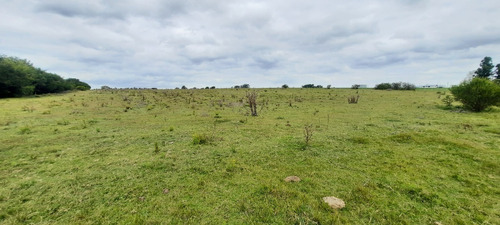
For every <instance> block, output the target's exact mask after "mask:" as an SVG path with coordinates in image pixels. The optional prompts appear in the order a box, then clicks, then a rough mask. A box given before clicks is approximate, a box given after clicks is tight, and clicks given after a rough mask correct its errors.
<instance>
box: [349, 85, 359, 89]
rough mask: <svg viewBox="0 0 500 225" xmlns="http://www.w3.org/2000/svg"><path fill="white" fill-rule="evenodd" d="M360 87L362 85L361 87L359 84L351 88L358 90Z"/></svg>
mask: <svg viewBox="0 0 500 225" xmlns="http://www.w3.org/2000/svg"><path fill="white" fill-rule="evenodd" d="M360 86H361V85H359V84H353V85H352V86H351V88H352V89H358V88H359V87H360Z"/></svg>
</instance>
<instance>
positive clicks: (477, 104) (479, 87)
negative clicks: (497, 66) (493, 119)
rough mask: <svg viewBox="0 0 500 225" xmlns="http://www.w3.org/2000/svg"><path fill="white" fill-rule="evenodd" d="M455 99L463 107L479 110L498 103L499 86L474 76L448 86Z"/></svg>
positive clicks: (499, 99)
mask: <svg viewBox="0 0 500 225" xmlns="http://www.w3.org/2000/svg"><path fill="white" fill-rule="evenodd" d="M450 91H451V93H452V94H453V96H454V97H455V99H456V100H458V101H460V102H462V104H463V105H464V108H466V109H468V110H472V111H474V112H481V111H483V110H485V109H486V108H488V107H490V106H492V105H496V104H500V86H499V85H497V84H495V83H494V82H492V81H491V80H489V79H486V78H474V79H472V80H470V81H464V82H462V83H461V84H460V85H457V86H453V87H451V88H450Z"/></svg>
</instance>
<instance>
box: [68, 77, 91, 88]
mask: <svg viewBox="0 0 500 225" xmlns="http://www.w3.org/2000/svg"><path fill="white" fill-rule="evenodd" d="M66 83H68V84H69V85H70V87H71V89H78V90H80V91H86V90H90V85H88V84H87V83H85V82H81V81H80V80H78V79H76V78H68V79H66Z"/></svg>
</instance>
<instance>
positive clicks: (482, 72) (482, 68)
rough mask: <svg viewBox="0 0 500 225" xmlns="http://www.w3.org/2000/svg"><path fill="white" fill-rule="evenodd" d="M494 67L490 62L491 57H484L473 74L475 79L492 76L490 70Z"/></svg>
mask: <svg viewBox="0 0 500 225" xmlns="http://www.w3.org/2000/svg"><path fill="white" fill-rule="evenodd" d="M494 67H495V66H494V65H493V62H492V61H491V57H489V56H486V57H484V59H483V60H481V64H479V68H477V70H476V71H475V72H474V74H475V77H479V78H489V77H490V76H491V75H493V72H492V71H491V70H492V69H493V68H494Z"/></svg>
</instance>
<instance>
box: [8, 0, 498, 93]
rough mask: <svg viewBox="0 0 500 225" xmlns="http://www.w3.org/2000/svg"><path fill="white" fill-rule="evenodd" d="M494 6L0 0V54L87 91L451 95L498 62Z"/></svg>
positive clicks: (462, 1)
mask: <svg viewBox="0 0 500 225" xmlns="http://www.w3.org/2000/svg"><path fill="white" fill-rule="evenodd" d="M499 21H500V1H498V0H483V1H472V0H468V1H467V0H453V1H452V0H399V1H398V0H383V1H382V0H380V1H376V0H352V1H336V0H308V1H297V0H267V1H249V0H241V1H223V0H196V1H195V0H140V1H139V0H120V1H113V0H16V1H9V0H2V3H1V7H0V54H2V55H7V56H16V57H19V58H24V59H28V60H30V61H31V62H32V63H33V64H34V65H35V66H36V67H40V68H42V69H44V70H46V71H48V72H52V73H57V74H59V75H61V76H63V77H65V78H68V77H75V78H78V79H80V80H82V81H85V82H87V83H89V84H90V85H91V86H92V87H93V88H99V87H100V86H102V85H108V86H111V87H157V88H174V87H180V86H182V85H186V86H187V87H205V86H216V87H231V86H233V85H237V84H244V83H248V84H250V85H251V86H252V87H278V86H281V85H282V84H288V85H290V86H295V87H298V86H301V85H303V84H308V83H313V84H321V85H323V86H326V85H328V84H331V85H332V86H335V87H350V86H351V85H352V84H367V85H369V86H373V85H374V84H377V83H381V82H397V81H404V82H411V83H414V84H417V85H423V84H441V85H452V84H457V83H459V82H460V81H462V80H463V79H464V78H465V77H466V75H467V73H468V72H469V71H471V70H474V69H476V68H477V67H478V66H479V63H480V61H481V59H482V58H484V56H490V57H492V58H493V62H494V63H495V64H497V63H500V22H499Z"/></svg>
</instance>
